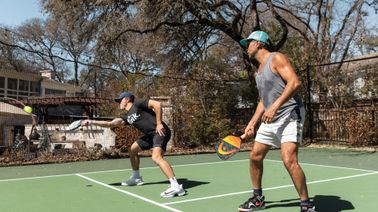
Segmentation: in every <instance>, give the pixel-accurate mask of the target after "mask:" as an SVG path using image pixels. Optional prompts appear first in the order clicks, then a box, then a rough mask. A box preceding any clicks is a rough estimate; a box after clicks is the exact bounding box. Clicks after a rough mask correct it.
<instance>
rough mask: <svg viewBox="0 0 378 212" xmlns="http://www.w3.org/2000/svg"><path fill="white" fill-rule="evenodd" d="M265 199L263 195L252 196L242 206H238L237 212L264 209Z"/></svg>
mask: <svg viewBox="0 0 378 212" xmlns="http://www.w3.org/2000/svg"><path fill="white" fill-rule="evenodd" d="M264 199H265V197H264V195H261V196H259V195H257V194H253V197H251V198H249V199H248V200H247V201H245V202H244V203H243V204H241V205H240V206H239V211H258V210H263V209H265V201H264Z"/></svg>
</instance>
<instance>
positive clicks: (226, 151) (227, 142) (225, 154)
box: [215, 134, 246, 160]
mask: <svg viewBox="0 0 378 212" xmlns="http://www.w3.org/2000/svg"><path fill="white" fill-rule="evenodd" d="M245 138H246V135H245V134H243V135H241V136H240V137H238V136H233V135H229V136H227V137H225V138H223V139H219V140H218V141H217V144H216V145H215V151H216V152H217V155H218V157H219V158H220V159H222V160H227V159H229V158H230V157H232V156H233V155H234V154H235V153H237V152H238V151H239V150H240V146H241V142H242V140H243V139H245Z"/></svg>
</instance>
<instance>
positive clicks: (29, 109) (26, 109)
mask: <svg viewBox="0 0 378 212" xmlns="http://www.w3.org/2000/svg"><path fill="white" fill-rule="evenodd" d="M24 111H25V112H27V113H32V112H33V109H32V108H31V107H30V106H25V107H24Z"/></svg>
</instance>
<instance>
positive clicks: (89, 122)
mask: <svg viewBox="0 0 378 212" xmlns="http://www.w3.org/2000/svg"><path fill="white" fill-rule="evenodd" d="M124 124H125V121H123V119H121V118H115V119H113V120H112V121H101V120H89V119H87V120H84V121H83V122H81V125H82V126H87V125H96V126H100V127H108V128H109V127H117V126H122V125H124Z"/></svg>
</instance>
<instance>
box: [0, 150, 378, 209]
mask: <svg viewBox="0 0 378 212" xmlns="http://www.w3.org/2000/svg"><path fill="white" fill-rule="evenodd" d="M248 154H249V153H248V152H240V153H238V154H236V155H235V156H234V157H233V158H231V159H230V160H229V161H226V162H225V161H220V160H219V159H218V157H217V156H216V154H215V153H214V154H198V155H189V156H188V155H186V156H167V157H166V158H167V160H168V161H169V162H170V163H171V164H172V165H173V167H174V171H175V173H176V176H177V178H178V181H179V183H181V184H183V185H184V187H185V189H186V190H187V192H188V193H187V195H185V196H183V197H176V198H168V199H166V198H161V197H160V195H159V194H160V192H162V191H164V190H165V189H166V188H167V186H168V185H169V183H168V181H167V180H166V178H165V176H163V174H162V172H161V171H160V169H159V168H158V167H157V166H155V165H154V164H153V162H152V161H151V159H150V158H141V167H143V168H142V169H141V175H142V176H143V179H144V181H145V184H144V185H143V186H133V187H125V186H120V182H121V181H123V180H125V179H127V178H128V177H129V176H130V174H131V169H130V163H129V160H128V159H117V160H101V161H91V162H76V163H64V164H48V165H33V166H18V167H3V168H0V196H1V204H0V211H4V212H25V211H28V212H34V211H35V212H45V211H46V212H47V211H49V212H50V211H53V212H79V211H80V212H83V211H90V212H104V211H144V212H146V211H153V212H157V211H193V212H197V211H227V212H228V211H237V207H238V206H239V204H241V203H242V202H244V201H245V200H246V199H247V198H248V197H249V196H250V195H251V183H250V178H249V161H248ZM377 161H378V153H368V152H356V151H347V150H327V149H317V148H301V149H300V162H301V165H302V168H303V169H304V171H305V173H306V177H307V182H308V187H309V193H310V196H311V198H312V199H313V200H314V201H315V204H316V206H317V210H318V211H326V212H333V211H361V212H366V211H376V207H377V197H378V163H377ZM264 167H265V170H264V178H263V185H264V194H265V196H266V202H267V209H266V210H265V211H277V212H278V211H280V212H282V211H285V212H291V211H299V207H298V204H299V199H298V196H297V194H296V192H295V189H294V187H293V186H292V183H291V179H290V177H289V174H288V173H287V172H286V170H285V168H284V166H283V164H282V162H281V161H280V152H279V150H272V151H271V152H270V153H269V154H268V155H267V160H266V161H265V162H264Z"/></svg>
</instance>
